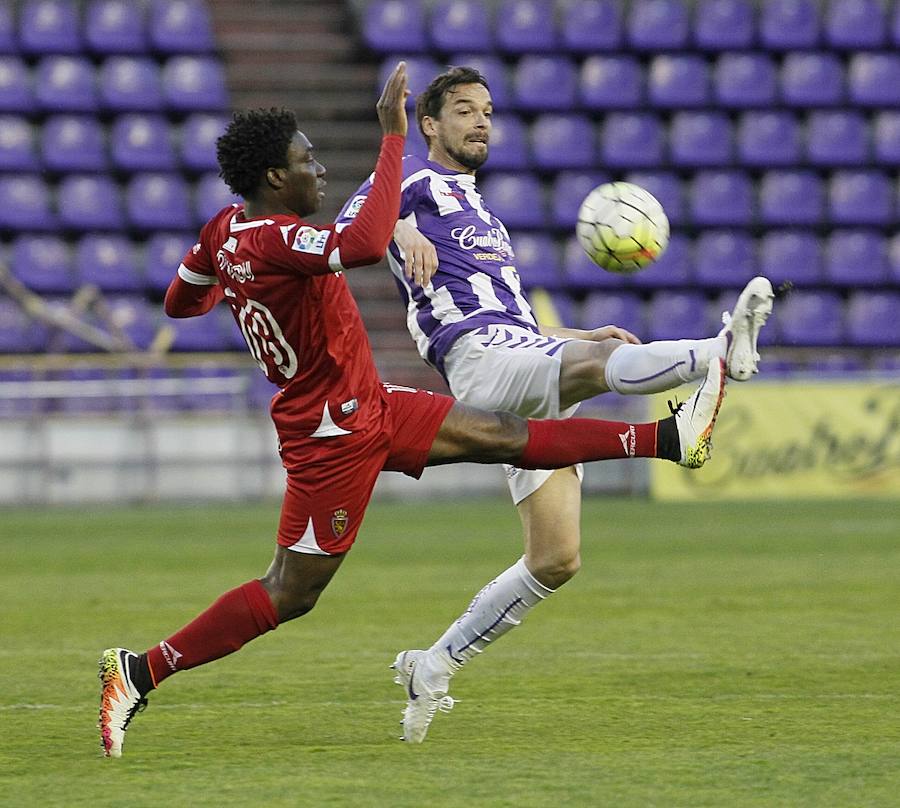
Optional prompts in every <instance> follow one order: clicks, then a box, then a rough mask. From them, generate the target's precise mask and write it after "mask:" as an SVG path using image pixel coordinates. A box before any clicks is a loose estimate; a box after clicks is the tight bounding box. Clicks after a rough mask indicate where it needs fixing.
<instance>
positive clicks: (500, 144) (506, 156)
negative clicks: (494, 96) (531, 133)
mask: <svg viewBox="0 0 900 808" xmlns="http://www.w3.org/2000/svg"><path fill="white" fill-rule="evenodd" d="M491 123H492V128H491V144H490V147H491V150H490V159H489V161H488V168H490V169H491V170H492V171H495V170H499V171H505V170H508V169H516V168H528V167H529V157H528V127H527V126H526V124H525V123H523V122H522V119H521V118H519V117H518V116H517V115H514V114H510V113H506V114H503V113H500V114H498V115H494V117H493V118H492V120H491Z"/></svg>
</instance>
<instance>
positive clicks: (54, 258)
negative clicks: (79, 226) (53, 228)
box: [9, 235, 75, 293]
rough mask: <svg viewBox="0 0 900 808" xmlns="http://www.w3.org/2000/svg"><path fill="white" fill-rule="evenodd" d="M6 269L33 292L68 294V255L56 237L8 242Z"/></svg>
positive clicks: (70, 281) (71, 284) (72, 283)
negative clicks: (7, 267) (10, 247)
mask: <svg viewBox="0 0 900 808" xmlns="http://www.w3.org/2000/svg"><path fill="white" fill-rule="evenodd" d="M9 263H10V269H11V270H12V273H13V275H14V276H15V277H16V278H18V279H19V280H20V281H21V282H22V283H24V284H25V286H27V287H28V288H29V289H31V290H32V291H35V292H40V293H46V292H60V293H64V292H72V291H74V289H75V278H74V275H73V273H72V253H71V250H70V249H69V247H68V245H67V244H66V242H65V241H63V240H62V239H61V238H60V237H59V236H50V235H24V236H18V237H17V238H16V239H15V240H14V241H13V242H12V249H11V250H10V261H9Z"/></svg>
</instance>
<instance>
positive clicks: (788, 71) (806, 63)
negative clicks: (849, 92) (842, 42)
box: [780, 53, 844, 107]
mask: <svg viewBox="0 0 900 808" xmlns="http://www.w3.org/2000/svg"><path fill="white" fill-rule="evenodd" d="M780 80H781V97H782V98H783V99H784V102H785V103H786V104H790V105H791V106H792V107H828V106H834V105H835V104H840V103H841V102H842V101H843V100H844V67H843V65H842V63H841V60H840V57H839V56H838V55H837V54H835V53H788V54H785V57H784V62H783V63H782V65H781V76H780Z"/></svg>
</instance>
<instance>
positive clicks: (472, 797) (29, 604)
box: [0, 498, 900, 808]
mask: <svg viewBox="0 0 900 808" xmlns="http://www.w3.org/2000/svg"><path fill="white" fill-rule="evenodd" d="M276 522H277V505H275V504H267V505H259V506H248V507H245V506H241V507H237V506H235V507H221V506H218V505H217V506H210V507H183V508H150V507H147V508H135V509H99V508H98V509H95V510H68V509H66V510H49V511H43V512H35V511H20V510H12V511H5V512H3V513H0V547H2V559H3V562H2V565H0V566H2V569H0V577H2V580H0V621H2V633H0V636H2V646H0V682H2V687H0V727H2V732H0V804H2V805H4V806H6V805H9V806H66V807H67V808H68V807H69V806H121V805H128V806H145V805H146V806H154V808H155V806H158V805H167V806H187V805H190V806H206V805H212V806H232V805H234V806H317V807H318V806H348V807H350V808H367V807H368V806H371V807H372V808H382V807H383V806H390V808H403V807H404V806H419V805H427V806H441V807H442V808H443V807H444V806H451V807H452V806H461V807H462V806H465V808H472V807H473V806H474V807H475V808H481V806H515V807H516V808H528V807H531V806H534V807H535V808H543V807H544V806H554V808H558V807H559V806H577V807H578V808H580V807H581V806H615V807H616V808H618V807H619V806H624V807H628V806H635V807H640V808H644V807H645V806H691V807H692V808H693V807H695V806H714V807H715V808H720V807H721V806H726V807H727V808H737V807H739V806H766V807H767V808H768V806H810V808H813V807H815V808H820V806H839V807H840V808H846V807H847V806H896V805H898V796H897V795H898V794H900V720H898V719H900V710H898V706H900V705H898V674H900V620H898V615H900V586H898V577H900V576H898V573H900V512H898V508H897V504H896V503H892V502H854V503H848V502H815V503H812V502H807V503H802V502H801V503H757V504H744V505H736V504H715V505H704V506H696V505H680V504H679V505H671V504H654V503H650V502H646V501H643V500H610V499H603V498H589V499H588V501H587V502H586V503H585V509H584V549H583V568H582V571H581V573H580V574H579V575H578V576H577V577H576V578H575V579H574V580H573V581H572V582H571V583H570V584H568V585H567V586H566V587H565V589H564V590H563V591H562V592H560V593H559V594H558V595H557V596H555V597H553V598H551V599H550V600H548V601H547V602H546V603H545V604H543V605H542V606H541V607H540V608H539V609H538V610H536V611H535V612H533V613H532V614H531V615H530V617H529V618H528V620H527V621H526V622H525V623H524V624H523V625H522V627H521V628H519V629H518V630H517V631H515V632H514V633H513V634H511V635H510V636H508V637H506V638H504V639H503V640H502V641H500V642H499V643H497V645H496V646H495V647H493V648H492V649H491V651H490V652H489V653H487V654H484V655H483V656H481V657H479V658H478V659H475V660H473V661H472V663H471V664H470V665H469V667H467V668H466V669H465V670H464V671H463V672H462V673H461V674H459V676H457V678H456V679H455V680H454V685H453V690H452V693H453V695H454V696H455V697H456V698H458V699H459V700H460V701H459V703H458V704H457V706H456V708H455V709H454V710H453V712H452V713H450V714H448V715H444V714H439V715H438V716H437V718H436V719H435V722H434V725H433V727H432V731H431V733H430V735H429V738H428V740H427V741H426V743H425V744H424V745H422V746H418V747H411V746H407V745H404V744H402V743H400V742H399V741H398V740H397V736H398V735H399V730H400V728H399V723H398V722H399V718H400V711H401V709H402V706H403V700H402V695H401V692H400V690H399V688H397V687H396V685H394V684H392V682H391V676H390V672H389V671H388V665H389V664H390V662H391V660H392V659H393V657H394V654H395V653H396V652H397V651H398V650H400V649H403V648H408V647H418V646H421V645H423V644H425V643H428V642H430V641H431V640H432V639H433V638H434V637H435V636H436V635H437V633H438V632H439V630H442V629H443V627H444V626H445V625H446V624H447V622H448V621H449V620H451V619H452V618H454V617H455V616H456V615H457V614H458V613H459V612H460V611H461V610H462V609H463V608H465V606H466V605H467V603H468V600H469V598H470V597H471V596H472V595H473V594H474V592H475V591H476V590H477V589H478V588H479V587H480V586H481V585H482V584H483V583H485V582H486V581H487V580H489V579H490V578H491V577H492V576H493V575H494V574H496V573H498V572H499V571H500V570H502V569H503V568H505V567H506V566H507V565H508V564H510V563H512V562H513V561H514V560H515V559H516V558H517V557H518V555H519V554H520V552H521V544H520V539H519V528H518V522H517V519H516V516H515V512H514V510H513V508H512V507H511V506H510V505H509V504H508V502H506V501H503V500H484V501H477V500H476V501H448V502H443V503H436V504H433V503H432V504H428V503H424V502H422V503H419V502H417V503H406V504H384V503H378V504H376V505H373V506H372V508H371V510H370V512H369V515H368V517H367V522H366V525H365V526H364V528H363V531H362V535H361V536H360V538H359V540H358V542H357V546H356V548H355V549H354V551H353V552H352V553H351V554H350V556H349V557H348V559H347V561H346V562H345V564H344V566H343V568H342V569H341V571H340V572H339V573H338V575H337V577H336V578H335V580H334V581H333V583H332V585H331V586H330V587H329V589H328V590H326V592H325V594H324V595H323V596H322V599H321V601H320V603H319V606H318V608H317V609H316V610H315V611H313V612H312V613H311V614H310V615H308V616H307V617H305V618H302V619H300V620H297V621H295V622H293V623H290V624H287V625H285V626H283V627H281V628H280V629H279V630H278V631H275V632H272V633H271V634H269V635H267V636H265V637H262V638H260V639H258V640H256V641H254V642H253V643H251V644H250V645H248V646H247V647H245V648H244V649H243V650H242V651H241V652H239V653H238V654H235V655H233V656H231V657H229V658H226V659H224V660H221V661H219V662H216V663H213V664H212V665H209V666H206V667H204V668H200V669H197V670H193V671H189V672H186V673H182V674H179V675H178V676H176V677H173V678H172V679H170V680H169V681H167V682H166V683H165V684H164V685H163V687H162V688H160V690H159V691H158V692H156V693H154V694H153V695H152V697H151V700H150V706H149V708H148V709H147V711H146V712H145V713H143V714H142V715H139V716H138V717H137V718H136V719H135V721H134V722H133V724H132V726H131V729H130V730H129V733H128V736H127V739H126V745H125V757H123V758H122V759H121V760H105V759H103V758H102V757H101V755H100V751H99V743H98V738H97V733H96V730H95V729H94V724H95V721H96V708H97V694H98V684H97V679H96V660H97V657H98V655H99V653H100V651H101V650H102V649H103V648H104V647H105V646H108V645H113V644H122V645H127V646H129V647H131V648H134V649H137V650H143V649H145V648H146V647H148V646H149V645H151V644H153V643H155V642H157V641H159V640H160V639H162V638H163V637H164V636H166V635H167V634H169V633H171V632H172V631H173V630H175V629H177V628H179V627H180V626H181V625H182V624H183V623H184V622H186V621H187V620H188V619H190V618H192V617H193V616H194V615H195V614H196V613H197V612H199V611H200V610H201V609H203V608H205V607H206V606H207V605H208V604H209V603H210V602H211V601H212V600H213V599H214V598H215V597H217V596H218V595H219V594H220V593H221V592H222V591H224V590H225V589H228V588H231V587H232V586H235V585H237V584H240V583H242V582H244V581H246V580H248V579H249V578H251V577H254V576H257V575H260V574H261V573H262V572H263V571H264V570H265V567H266V566H267V564H268V561H269V558H270V556H271V549H272V542H273V538H272V537H273V535H274V529H275V526H276Z"/></svg>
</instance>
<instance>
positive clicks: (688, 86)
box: [647, 54, 709, 107]
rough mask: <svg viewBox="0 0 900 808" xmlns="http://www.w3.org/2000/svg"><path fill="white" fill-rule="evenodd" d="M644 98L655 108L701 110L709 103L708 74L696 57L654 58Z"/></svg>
mask: <svg viewBox="0 0 900 808" xmlns="http://www.w3.org/2000/svg"><path fill="white" fill-rule="evenodd" d="M647 98H648V100H649V101H650V104H651V105H652V106H655V107H702V106H705V105H706V104H708V103H709V71H708V69H707V66H706V60H705V59H704V58H703V57H702V56H699V55H697V54H674V55H665V54H664V55H661V56H654V57H653V59H652V60H651V62H650V69H649V71H648V74H647Z"/></svg>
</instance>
